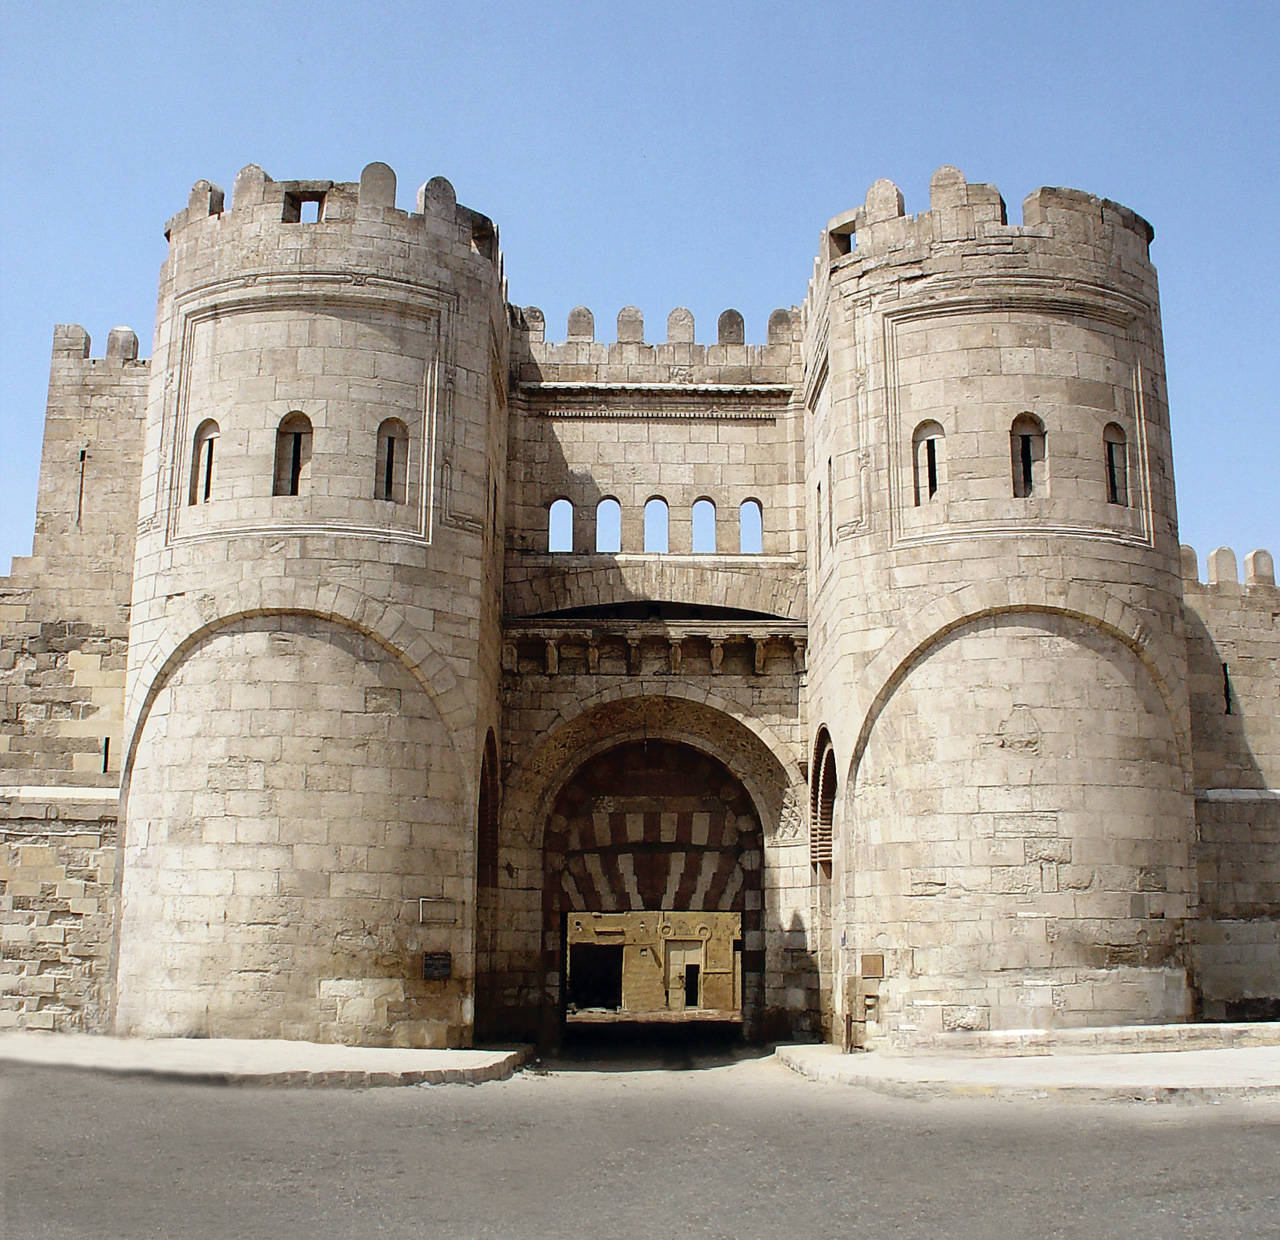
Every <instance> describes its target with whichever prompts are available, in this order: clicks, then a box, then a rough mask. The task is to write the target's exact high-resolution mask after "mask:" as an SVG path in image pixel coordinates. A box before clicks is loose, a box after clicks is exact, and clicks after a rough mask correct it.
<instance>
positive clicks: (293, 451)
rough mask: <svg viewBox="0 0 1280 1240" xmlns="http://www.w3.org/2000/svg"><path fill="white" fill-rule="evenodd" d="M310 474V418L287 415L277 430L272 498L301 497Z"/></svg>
mask: <svg viewBox="0 0 1280 1240" xmlns="http://www.w3.org/2000/svg"><path fill="white" fill-rule="evenodd" d="M310 473H311V419H310V418H309V417H307V415H306V414H305V413H298V412H296V411H295V412H293V413H290V414H288V415H287V416H286V417H285V418H284V419H283V420H282V421H281V423H280V425H279V426H278V427H277V428H276V469H275V477H274V478H273V480H272V486H271V494H272V495H301V494H302V489H303V487H302V484H303V483H304V482H305V481H307V479H308V478H309V476H310Z"/></svg>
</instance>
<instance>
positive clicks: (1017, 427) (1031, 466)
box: [1009, 413, 1046, 499]
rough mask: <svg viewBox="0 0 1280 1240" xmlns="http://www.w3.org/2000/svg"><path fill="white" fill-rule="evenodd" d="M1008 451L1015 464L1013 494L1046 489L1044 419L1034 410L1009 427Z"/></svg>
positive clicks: (1021, 496) (1023, 495)
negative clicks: (1034, 412) (1042, 420)
mask: <svg viewBox="0 0 1280 1240" xmlns="http://www.w3.org/2000/svg"><path fill="white" fill-rule="evenodd" d="M1009 452H1010V459H1011V463H1012V466H1013V494H1014V496H1015V497H1016V498H1017V499H1029V498H1030V497H1031V496H1033V495H1038V494H1041V493H1042V492H1043V491H1044V489H1045V459H1046V454H1045V435H1044V423H1043V422H1041V421H1040V419H1039V418H1037V417H1034V416H1033V415H1032V414H1029V413H1024V414H1022V415H1020V416H1019V417H1017V418H1015V419H1014V421H1013V425H1012V426H1011V427H1010V428H1009Z"/></svg>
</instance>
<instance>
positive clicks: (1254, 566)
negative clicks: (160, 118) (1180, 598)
mask: <svg viewBox="0 0 1280 1240" xmlns="http://www.w3.org/2000/svg"><path fill="white" fill-rule="evenodd" d="M1181 556H1182V581H1183V585H1184V586H1195V587H1199V588H1200V589H1211V590H1220V591H1223V592H1235V593H1239V591H1240V574H1239V570H1238V569H1237V567H1236V553H1235V552H1234V551H1233V550H1232V549H1231V548H1230V547H1218V548H1216V549H1214V550H1213V551H1210V552H1209V558H1208V560H1207V564H1208V570H1209V575H1208V581H1207V582H1204V583H1202V582H1201V580H1200V567H1199V562H1198V558H1197V556H1196V551H1195V548H1194V547H1188V546H1185V545H1184V546H1183V547H1182V548H1181ZM1244 586H1245V588H1246V589H1253V588H1255V587H1262V588H1264V589H1271V590H1274V589H1275V588H1276V565H1275V560H1274V559H1273V558H1272V556H1271V552H1270V551H1266V550H1264V549H1263V548H1261V547H1259V548H1258V549H1257V550H1256V551H1250V552H1249V554H1248V555H1246V556H1245V557H1244Z"/></svg>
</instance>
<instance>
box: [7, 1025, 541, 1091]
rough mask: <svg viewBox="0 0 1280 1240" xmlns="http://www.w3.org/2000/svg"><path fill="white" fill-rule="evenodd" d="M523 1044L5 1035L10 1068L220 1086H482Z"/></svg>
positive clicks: (506, 1068)
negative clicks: (465, 1046) (473, 1046)
mask: <svg viewBox="0 0 1280 1240" xmlns="http://www.w3.org/2000/svg"><path fill="white" fill-rule="evenodd" d="M528 1054H529V1051H528V1048H526V1047H513V1048H509V1049H501V1050H418V1049H411V1048H399V1047H382V1046H338V1045H325V1044H321V1043H317V1042H289V1041H283V1040H265V1039H264V1040H251V1039H247V1038H109V1037H98V1036H95V1035H90V1034H76V1033H56V1034H48V1033H26V1032H21V1033H5V1034H0V1071H3V1065H5V1064H26V1065H31V1066H37V1065H38V1066H41V1067H62V1068H74V1069H81V1070H86V1071H93V1072H107V1073H112V1074H114V1075H117V1076H151V1077H168V1078H170V1079H172V1080H181V1081H188V1082H195V1081H199V1082H205V1083H208V1084H217V1085H285V1086H313V1085H319V1086H338V1087H346V1088H363V1087H366V1086H374V1085H444V1084H469V1085H478V1084H479V1083H480V1082H482V1081H500V1080H505V1079H506V1078H507V1077H509V1076H510V1075H511V1074H512V1072H514V1071H515V1070H516V1068H517V1067H519V1066H520V1064H522V1063H523V1062H524V1061H525V1059H526V1058H527V1057H528Z"/></svg>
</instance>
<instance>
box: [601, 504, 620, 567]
mask: <svg viewBox="0 0 1280 1240" xmlns="http://www.w3.org/2000/svg"><path fill="white" fill-rule="evenodd" d="M596 550H597V551H599V552H602V553H603V554H605V555H617V554H618V552H620V551H621V550H622V505H621V504H619V503H618V501H617V500H616V499H602V500H601V501H600V502H599V503H598V504H597V505H596Z"/></svg>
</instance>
